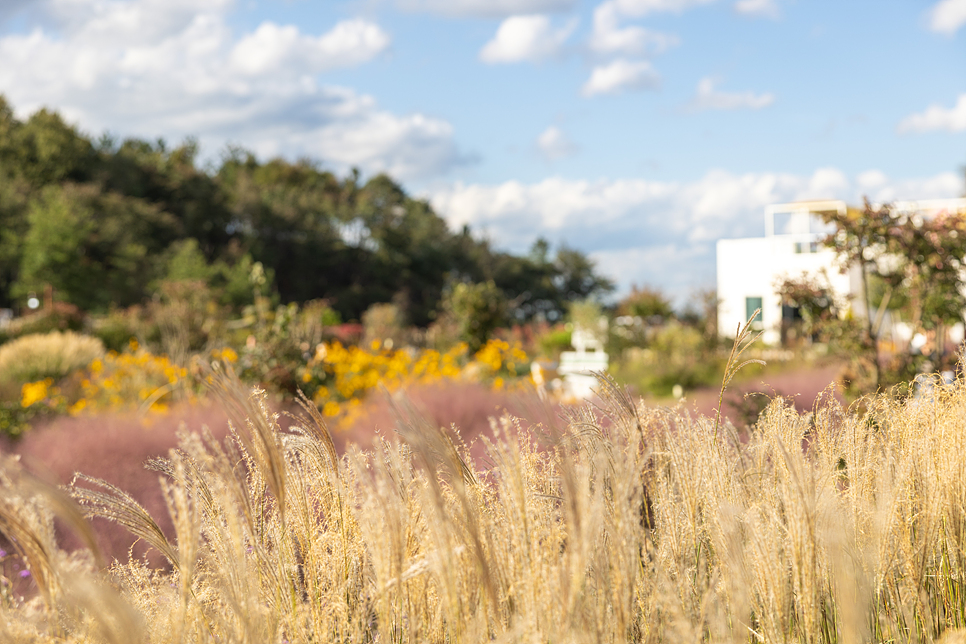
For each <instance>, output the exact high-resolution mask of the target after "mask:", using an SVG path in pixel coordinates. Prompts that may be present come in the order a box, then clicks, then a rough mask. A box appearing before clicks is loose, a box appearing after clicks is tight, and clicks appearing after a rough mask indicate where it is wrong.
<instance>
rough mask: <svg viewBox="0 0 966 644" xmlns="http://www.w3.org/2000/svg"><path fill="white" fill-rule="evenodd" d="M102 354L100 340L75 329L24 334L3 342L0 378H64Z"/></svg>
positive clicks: (5, 379)
mask: <svg viewBox="0 0 966 644" xmlns="http://www.w3.org/2000/svg"><path fill="white" fill-rule="evenodd" d="M103 355H104V345H103V344H102V343H101V341H100V340H98V339H97V338H92V337H90V336H86V335H80V334H78V333H73V332H72V331H67V332H64V333H61V332H60V331H53V332H51V333H34V334H31V335H25V336H22V337H20V338H17V339H16V340H11V341H10V342H7V343H6V344H3V345H2V346H0V380H4V381H7V382H11V383H17V384H23V383H27V382H32V381H38V380H44V379H46V378H51V379H58V378H63V377H64V376H67V375H68V374H70V373H71V372H73V371H76V370H77V369H81V368H83V367H86V366H87V365H89V364H90V363H91V362H93V361H94V360H96V359H98V358H100V357H102V356H103Z"/></svg>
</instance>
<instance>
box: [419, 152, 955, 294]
mask: <svg viewBox="0 0 966 644" xmlns="http://www.w3.org/2000/svg"><path fill="white" fill-rule="evenodd" d="M961 191H962V179H961V177H960V176H958V175H957V174H956V173H953V172H946V173H942V174H939V175H936V176H933V177H926V178H922V179H907V180H895V179H890V178H889V177H887V176H886V175H884V174H883V173H882V172H880V171H878V170H870V171H867V172H863V173H861V174H858V175H856V176H855V177H849V176H848V175H846V174H845V173H843V172H842V171H840V170H838V169H836V168H820V169H818V170H816V171H815V172H813V173H812V174H809V175H796V174H780V173H769V172H762V173H748V174H733V173H729V172H725V171H721V170H715V171H711V172H708V173H707V174H706V175H705V176H703V177H701V178H700V179H697V180H695V181H691V182H666V181H649V180H646V179H614V180H600V181H580V180H566V179H562V178H559V177H553V178H549V179H545V180H543V181H540V182H537V183H532V184H525V183H521V182H518V181H508V182H505V183H502V184H495V185H480V184H463V183H454V184H453V185H451V186H449V187H448V188H445V189H442V190H439V191H437V192H435V193H432V194H430V195H428V197H429V199H430V201H431V203H432V204H433V206H434V208H436V210H437V212H439V213H440V214H441V215H442V216H444V217H445V218H446V219H447V220H448V221H449V222H450V224H451V225H452V226H454V227H458V226H462V225H463V224H469V225H471V226H473V227H474V228H475V229H477V230H483V231H485V232H486V233H487V235H488V236H489V237H490V238H491V239H492V240H493V241H494V242H495V243H497V244H500V245H501V246H504V247H508V248H511V249H514V250H517V251H523V250H525V249H526V248H528V247H529V246H530V244H532V243H533V240H534V239H536V238H537V237H538V236H544V237H547V238H549V239H550V240H551V241H553V242H566V243H568V244H570V245H571V246H574V247H577V248H580V249H581V250H583V251H585V252H589V253H591V255H592V257H594V258H596V259H597V260H598V261H599V262H600V266H601V268H602V269H604V270H605V271H606V272H608V273H609V274H610V275H611V276H612V277H614V278H616V279H617V280H618V281H619V285H620V287H621V288H622V289H627V288H629V286H630V285H631V284H632V283H637V284H644V283H648V284H654V285H656V286H660V287H662V288H664V289H666V290H668V291H669V292H671V293H672V294H676V295H682V296H684V297H686V296H687V294H688V292H689V291H690V290H691V289H694V288H699V287H704V286H709V285H713V283H714V243H715V241H717V240H718V239H721V238H725V237H746V236H759V235H762V234H764V224H763V221H764V207H765V206H766V205H768V204H772V203H782V202H788V201H796V200H803V199H845V200H847V201H848V202H849V203H854V204H858V203H861V199H862V197H863V196H868V197H869V198H870V199H871V200H873V201H880V202H882V201H891V200H895V199H928V198H942V197H955V196H958V195H959V194H960V192H961Z"/></svg>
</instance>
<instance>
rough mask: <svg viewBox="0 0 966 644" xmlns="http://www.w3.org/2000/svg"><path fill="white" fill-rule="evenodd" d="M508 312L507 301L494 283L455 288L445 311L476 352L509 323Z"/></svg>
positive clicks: (461, 335) (461, 336) (463, 283)
mask: <svg viewBox="0 0 966 644" xmlns="http://www.w3.org/2000/svg"><path fill="white" fill-rule="evenodd" d="M506 309H507V307H506V298H505V297H504V295H503V292H502V291H501V290H500V289H499V288H498V287H497V285H496V284H495V283H494V282H493V281H489V282H483V283H479V284H468V283H466V282H460V283H459V284H456V285H454V286H453V288H452V290H451V291H450V292H449V294H448V296H447V297H446V300H445V302H444V310H445V311H446V313H447V314H449V315H451V316H452V317H453V319H454V320H455V321H456V324H457V326H458V328H459V333H460V338H461V339H462V340H463V341H464V342H466V343H467V344H468V345H469V347H470V351H472V352H474V353H475V352H476V351H478V350H479V349H480V347H482V346H483V345H484V344H486V341H487V340H488V339H489V337H490V334H492V333H493V331H495V330H496V329H498V328H499V327H500V326H502V325H503V324H505V323H506V312H507V310H506Z"/></svg>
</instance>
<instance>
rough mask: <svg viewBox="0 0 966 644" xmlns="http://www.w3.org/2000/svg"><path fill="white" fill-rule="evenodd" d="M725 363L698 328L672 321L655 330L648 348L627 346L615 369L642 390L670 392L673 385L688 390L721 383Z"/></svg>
mask: <svg viewBox="0 0 966 644" xmlns="http://www.w3.org/2000/svg"><path fill="white" fill-rule="evenodd" d="M723 366H724V365H723V361H722V359H721V356H719V355H718V354H717V352H713V351H708V349H707V346H706V344H705V340H704V337H703V336H702V334H701V332H700V331H699V330H697V329H695V328H693V327H688V326H684V325H683V324H679V323H677V322H672V323H670V324H666V325H664V326H663V327H660V328H659V329H658V330H657V331H656V333H655V334H654V337H653V338H652V340H651V342H650V344H649V345H648V347H647V348H638V349H629V350H627V351H626V352H625V355H624V358H623V359H622V360H621V361H620V362H618V363H617V364H615V365H613V367H612V372H613V373H614V375H615V377H616V378H617V379H618V380H620V381H623V382H627V383H630V384H633V385H635V386H636V387H637V388H638V389H639V390H640V391H641V392H642V393H645V392H647V393H650V394H653V395H657V396H670V395H671V392H672V390H673V389H674V385H681V386H682V387H683V388H684V389H685V390H689V389H695V388H698V387H706V386H711V385H714V384H717V383H719V382H720V381H721V376H722V373H723Z"/></svg>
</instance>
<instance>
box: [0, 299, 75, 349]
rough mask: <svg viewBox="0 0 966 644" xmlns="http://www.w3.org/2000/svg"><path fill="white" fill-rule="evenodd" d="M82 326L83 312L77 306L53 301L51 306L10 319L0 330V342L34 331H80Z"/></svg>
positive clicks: (33, 332)
mask: <svg viewBox="0 0 966 644" xmlns="http://www.w3.org/2000/svg"><path fill="white" fill-rule="evenodd" d="M83 327H84V314H83V313H82V312H81V310H80V309H79V308H77V307H76V306H74V305H73V304H67V303H66V302H54V304H53V306H52V307H49V308H45V309H42V310H40V311H37V312H35V313H30V314H28V315H24V316H23V317H19V318H15V319H13V320H11V321H10V323H9V324H7V326H5V327H4V328H3V329H2V330H0V343H3V342H8V341H10V340H13V339H14V338H19V337H21V336H24V335H31V334H35V333H50V332H51V331H80V330H81V329H82V328H83Z"/></svg>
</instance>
